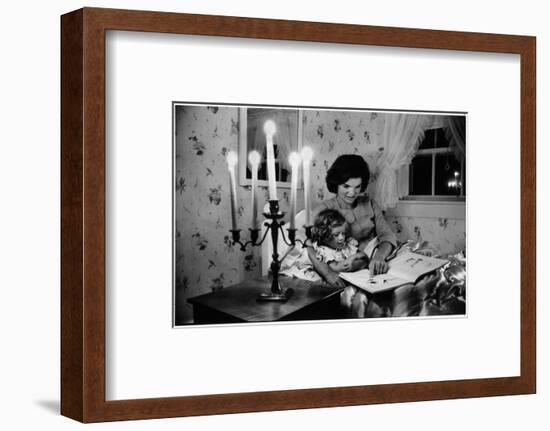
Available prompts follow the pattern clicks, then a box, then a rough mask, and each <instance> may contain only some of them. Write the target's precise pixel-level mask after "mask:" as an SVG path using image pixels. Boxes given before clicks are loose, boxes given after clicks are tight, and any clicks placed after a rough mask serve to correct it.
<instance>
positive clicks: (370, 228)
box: [308, 154, 396, 287]
mask: <svg viewBox="0 0 550 431" xmlns="http://www.w3.org/2000/svg"><path fill="white" fill-rule="evenodd" d="M369 178H370V171H369V167H368V165H367V163H366V162H365V160H364V159H363V157H361V156H358V155H353V154H344V155H341V156H339V157H338V158H337V159H336V160H335V161H334V163H333V164H332V166H331V167H330V168H329V170H328V172H327V176H326V183H327V188H328V190H329V192H331V193H334V194H335V195H336V196H335V197H333V198H331V199H328V200H326V201H323V202H321V204H320V205H319V206H318V207H317V208H315V210H314V214H313V215H314V217H315V216H316V215H317V214H319V213H320V212H321V211H323V210H325V209H335V210H337V211H338V212H340V214H342V215H343V216H344V218H345V219H346V222H347V224H348V226H349V228H350V233H351V236H352V237H353V238H355V239H356V240H357V241H358V242H359V250H364V249H365V247H366V246H367V244H369V243H370V242H371V241H372V240H373V239H375V238H376V239H377V240H378V241H377V245H376V248H375V251H374V254H372V257H371V259H370V261H369V264H368V265H369V270H370V271H371V274H383V273H385V272H387V271H388V264H387V262H386V258H387V257H388V256H389V255H390V253H391V252H392V251H393V250H394V249H395V247H396V237H395V234H394V233H393V232H392V230H391V229H390V227H389V225H388V223H387V221H386V219H385V218H384V214H383V213H382V210H381V209H380V207H379V206H378V205H377V204H376V202H375V201H373V200H372V199H370V198H369V197H368V196H367V195H366V194H364V193H363V192H364V191H365V189H366V188H367V185H368V183H369ZM308 255H309V259H310V261H311V263H312V264H313V267H314V268H315V269H316V271H317V272H318V273H319V274H320V275H321V276H322V277H323V278H324V279H325V280H326V281H327V282H328V283H330V284H332V285H335V286H340V287H344V286H345V283H344V281H343V280H342V279H341V278H340V277H339V276H338V273H337V272H334V271H333V270H331V269H330V267H329V266H328V265H327V264H325V263H322V262H320V261H319V260H318V259H317V258H316V256H315V252H314V250H313V249H312V248H310V249H308ZM367 255H369V256H370V254H369V253H367ZM363 265H364V261H363V262H361V261H357V263H356V265H353V264H352V268H351V270H352V271H353V270H356V269H358V268H360V267H362V266H363Z"/></svg>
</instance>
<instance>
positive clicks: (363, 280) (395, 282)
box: [340, 252, 449, 293]
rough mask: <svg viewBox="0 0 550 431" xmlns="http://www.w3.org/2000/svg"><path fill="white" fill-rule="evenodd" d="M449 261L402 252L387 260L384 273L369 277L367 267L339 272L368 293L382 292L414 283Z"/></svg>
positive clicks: (342, 276)
mask: <svg viewBox="0 0 550 431" xmlns="http://www.w3.org/2000/svg"><path fill="white" fill-rule="evenodd" d="M448 262H449V261H448V260H446V259H437V258H435V257H428V256H423V255H421V254H418V253H411V252H408V253H403V254H401V255H399V256H397V257H395V258H394V259H392V260H390V261H389V262H388V265H389V267H390V269H389V270H388V272H387V273H386V274H378V275H374V276H373V277H370V275H369V270H368V269H362V270H360V271H356V272H341V273H340V277H341V278H343V279H344V280H346V281H348V282H349V283H351V284H353V285H354V286H357V287H359V288H361V289H363V290H366V291H367V292H370V293H378V292H384V291H387V290H391V289H395V288H397V287H399V286H403V285H404V284H409V283H416V282H417V281H418V279H419V278H421V277H422V276H423V275H426V274H428V273H429V272H432V271H434V270H436V269H438V268H441V267H442V266H444V265H445V264H447V263H448Z"/></svg>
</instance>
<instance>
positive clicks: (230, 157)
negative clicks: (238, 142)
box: [227, 151, 239, 230]
mask: <svg viewBox="0 0 550 431" xmlns="http://www.w3.org/2000/svg"><path fill="white" fill-rule="evenodd" d="M238 160H239V158H238V157H237V153H235V151H230V152H229V153H227V167H228V169H229V193H230V196H231V199H230V200H231V226H232V228H233V230H237V184H236V181H235V166H237V162H238Z"/></svg>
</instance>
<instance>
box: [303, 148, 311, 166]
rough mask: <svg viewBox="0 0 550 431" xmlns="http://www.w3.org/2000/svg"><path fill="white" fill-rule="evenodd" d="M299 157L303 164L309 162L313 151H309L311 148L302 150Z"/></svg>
mask: <svg viewBox="0 0 550 431" xmlns="http://www.w3.org/2000/svg"><path fill="white" fill-rule="evenodd" d="M301 156H302V161H303V162H304V163H309V162H311V159H312V158H313V150H312V149H311V147H304V148H302V151H301Z"/></svg>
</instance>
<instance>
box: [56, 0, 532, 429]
mask: <svg viewBox="0 0 550 431" xmlns="http://www.w3.org/2000/svg"><path fill="white" fill-rule="evenodd" d="M107 30H125V31H139V32H158V33H175V34H188V35H210V36H226V37H240V38H256V39H277V40H286V41H310V42H323V43H340V44H360V45H361V44H362V45H376V46H382V47H403V48H427V49H441V50H459V51H474V52H481V53H513V54H518V55H519V56H520V61H521V66H520V67H521V226H520V228H521V317H520V318H521V347H520V349H521V374H520V375H519V376H515V377H502V378H480V379H470V380H453V381H432V382H417V383H415V382H411V383H403V384H382V385H369V386H347V387H331V388H316V389H298V390H281V391H266V392H247V393H224V394H214V395H200V396H181V397H168V398H148V399H128V400H116V401H106V396H105V394H106V383H105V382H106V366H105V351H106V346H105V342H106V331H105V317H106V311H105V308H106V307H105V300H106V294H105V157H106V156H105V153H106V152H105V110H106V107H105V96H106V88H105V32H106V31H107ZM535 43H536V42H535V38H534V37H528V36H509V35H497V34H481V33H463V32H450V31H434V30H418V29H405V28H388V27H372V26H361V25H344V24H329V23H315V22H298V21H282V20H270V19H255V18H240V17H225V16H207V15H190V14H178V13H161V12H142V11H128V10H113V9H96V8H84V9H80V10H77V11H74V12H71V13H68V14H66V15H63V16H62V18H61V47H62V55H61V83H62V85H61V118H62V127H61V156H62V159H61V173H62V175H61V263H62V264H61V413H62V414H63V415H65V416H68V417H70V418H73V419H76V420H79V421H82V422H99V421H114V420H129V419H148V418H166V417H176V416H192V415H207V414H223V413H238V412H257V411H272V410H288V409H302V408H318V407H332V406H352V405H362V404H378V403H393V402H409V401H419V400H439V399H452V398H465V397H485V396H496V395H514V394H532V393H535V390H536V327H535V324H536V312H535V310H536V295H535V293H536V281H535V280H536V279H535V275H536V188H535V187H536V178H535V167H536V155H535V140H536V138H535V131H536V115H535V108H536V99H535V97H536V89H535V70H536V69H535V47H536V45H535Z"/></svg>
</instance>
